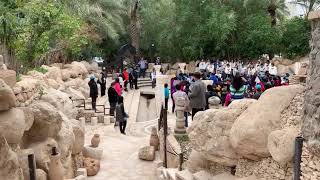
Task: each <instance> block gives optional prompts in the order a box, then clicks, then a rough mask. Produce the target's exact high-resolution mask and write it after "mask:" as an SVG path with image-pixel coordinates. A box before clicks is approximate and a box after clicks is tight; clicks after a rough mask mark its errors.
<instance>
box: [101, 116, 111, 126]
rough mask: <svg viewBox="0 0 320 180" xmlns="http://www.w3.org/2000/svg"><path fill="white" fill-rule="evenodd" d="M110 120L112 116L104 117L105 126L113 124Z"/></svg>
mask: <svg viewBox="0 0 320 180" xmlns="http://www.w3.org/2000/svg"><path fill="white" fill-rule="evenodd" d="M110 119H111V116H104V119H103V124H104V125H109V124H110V123H111V121H110Z"/></svg>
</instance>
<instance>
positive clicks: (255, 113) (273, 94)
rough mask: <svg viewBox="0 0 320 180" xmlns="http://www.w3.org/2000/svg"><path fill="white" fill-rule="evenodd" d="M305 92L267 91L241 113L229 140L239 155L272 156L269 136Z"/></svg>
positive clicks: (296, 89)
mask: <svg viewBox="0 0 320 180" xmlns="http://www.w3.org/2000/svg"><path fill="white" fill-rule="evenodd" d="M302 91H303V87H302V86H300V85H292V86H283V87H276V88H272V89H269V90H267V91H266V92H264V93H263V94H262V96H261V97H260V99H259V101H258V102H257V103H254V104H253V105H251V106H250V107H249V108H248V109H247V110H246V111H245V112H244V113H242V114H241V115H240V116H239V117H238V118H237V120H236V121H235V123H234V124H233V126H232V128H231V131H230V141H231V144H232V147H233V148H234V149H235V150H236V152H237V153H239V154H240V155H242V156H244V157H246V158H248V159H252V160H259V159H260V158H263V157H268V156H270V153H269V151H268V148H267V144H268V136H269V134H270V133H271V132H272V131H274V130H277V129H279V127H280V124H281V117H280V114H281V113H282V111H283V110H285V109H286V108H287V107H288V106H289V104H290V102H291V100H292V99H293V98H294V97H295V96H296V95H297V94H298V93H301V92H302Z"/></svg>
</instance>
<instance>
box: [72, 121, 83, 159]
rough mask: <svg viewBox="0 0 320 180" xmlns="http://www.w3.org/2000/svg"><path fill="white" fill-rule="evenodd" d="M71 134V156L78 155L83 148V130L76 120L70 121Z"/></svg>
mask: <svg viewBox="0 0 320 180" xmlns="http://www.w3.org/2000/svg"><path fill="white" fill-rule="evenodd" d="M71 123H72V129H73V134H74V137H75V141H74V144H73V148H72V154H79V153H80V152H81V151H82V149H83V147H84V129H83V128H82V126H81V122H80V121H77V120H71Z"/></svg>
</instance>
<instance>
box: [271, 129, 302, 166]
mask: <svg viewBox="0 0 320 180" xmlns="http://www.w3.org/2000/svg"><path fill="white" fill-rule="evenodd" d="M298 135H299V130H298V129H296V128H286V129H282V130H276V131H272V132H271V133H270V135H269V137H268V149H269V152H270V154H271V156H272V158H273V159H274V160H275V161H277V162H278V163H280V164H283V165H285V164H286V163H289V162H291V161H292V159H293V156H294V142H295V137H297V136H298Z"/></svg>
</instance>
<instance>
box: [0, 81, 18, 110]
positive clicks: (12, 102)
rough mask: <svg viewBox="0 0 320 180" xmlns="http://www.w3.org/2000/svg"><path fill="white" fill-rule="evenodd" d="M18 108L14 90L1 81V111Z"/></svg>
mask: <svg viewBox="0 0 320 180" xmlns="http://www.w3.org/2000/svg"><path fill="white" fill-rule="evenodd" d="M15 106H16V97H15V95H14V93H13V91H12V89H11V88H10V87H9V86H8V85H7V84H6V83H5V82H4V81H3V80H2V79H0V111H5V110H9V109H10V108H12V107H15Z"/></svg>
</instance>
